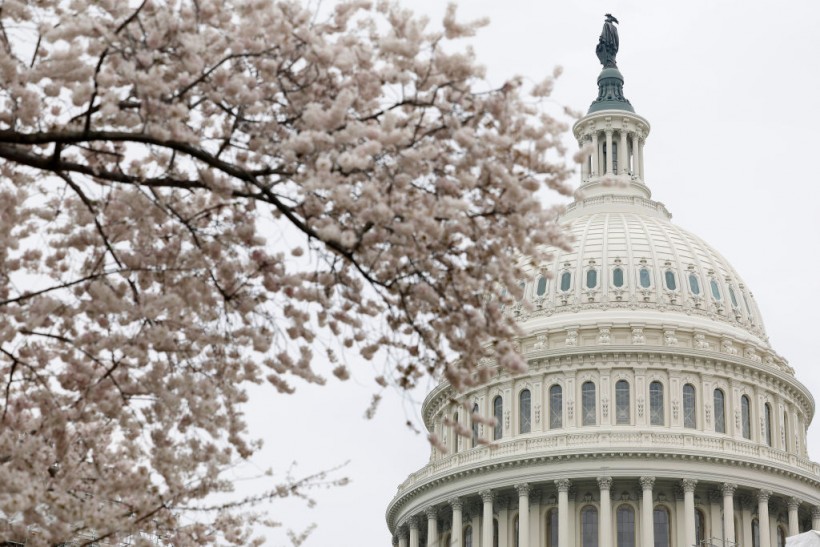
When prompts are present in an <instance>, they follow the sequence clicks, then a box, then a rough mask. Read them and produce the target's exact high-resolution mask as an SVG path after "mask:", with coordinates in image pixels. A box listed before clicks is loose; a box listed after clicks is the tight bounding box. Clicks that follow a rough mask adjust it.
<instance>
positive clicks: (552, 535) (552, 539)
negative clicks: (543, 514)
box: [547, 509, 558, 547]
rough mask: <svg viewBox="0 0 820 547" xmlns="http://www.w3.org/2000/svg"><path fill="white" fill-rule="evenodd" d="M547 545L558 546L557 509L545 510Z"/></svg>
mask: <svg viewBox="0 0 820 547" xmlns="http://www.w3.org/2000/svg"><path fill="white" fill-rule="evenodd" d="M547 547H558V509H550V510H549V511H548V512H547Z"/></svg>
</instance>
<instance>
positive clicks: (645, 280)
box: [638, 268, 652, 289]
mask: <svg viewBox="0 0 820 547" xmlns="http://www.w3.org/2000/svg"><path fill="white" fill-rule="evenodd" d="M638 280H639V282H640V284H641V287H643V288H644V289H648V288H649V286H650V285H651V284H652V281H651V279H650V277H649V270H648V269H647V268H641V269H640V271H639V272H638Z"/></svg>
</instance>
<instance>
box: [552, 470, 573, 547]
mask: <svg viewBox="0 0 820 547" xmlns="http://www.w3.org/2000/svg"><path fill="white" fill-rule="evenodd" d="M555 486H557V487H558V547H570V544H569V532H570V530H569V486H570V480H569V479H558V480H557V481H555Z"/></svg>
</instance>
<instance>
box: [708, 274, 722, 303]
mask: <svg viewBox="0 0 820 547" xmlns="http://www.w3.org/2000/svg"><path fill="white" fill-rule="evenodd" d="M709 286H710V287H712V298H714V299H715V300H717V301H718V302H720V287H718V284H717V280H716V279H715V278H712V279H710V280H709Z"/></svg>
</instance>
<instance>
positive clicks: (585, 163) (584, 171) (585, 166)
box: [578, 135, 592, 182]
mask: <svg viewBox="0 0 820 547" xmlns="http://www.w3.org/2000/svg"><path fill="white" fill-rule="evenodd" d="M587 142H588V141H587V136H586V135H584V136H583V137H581V140H580V141H578V147H579V148H583V147H584V146H586V145H587ZM591 157H592V154H590V155H588V156H587V155H585V156H584V157H583V159H582V160H581V182H584V181H585V180H587V179H588V178H589V169H590V164H591V163H592V161H591Z"/></svg>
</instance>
